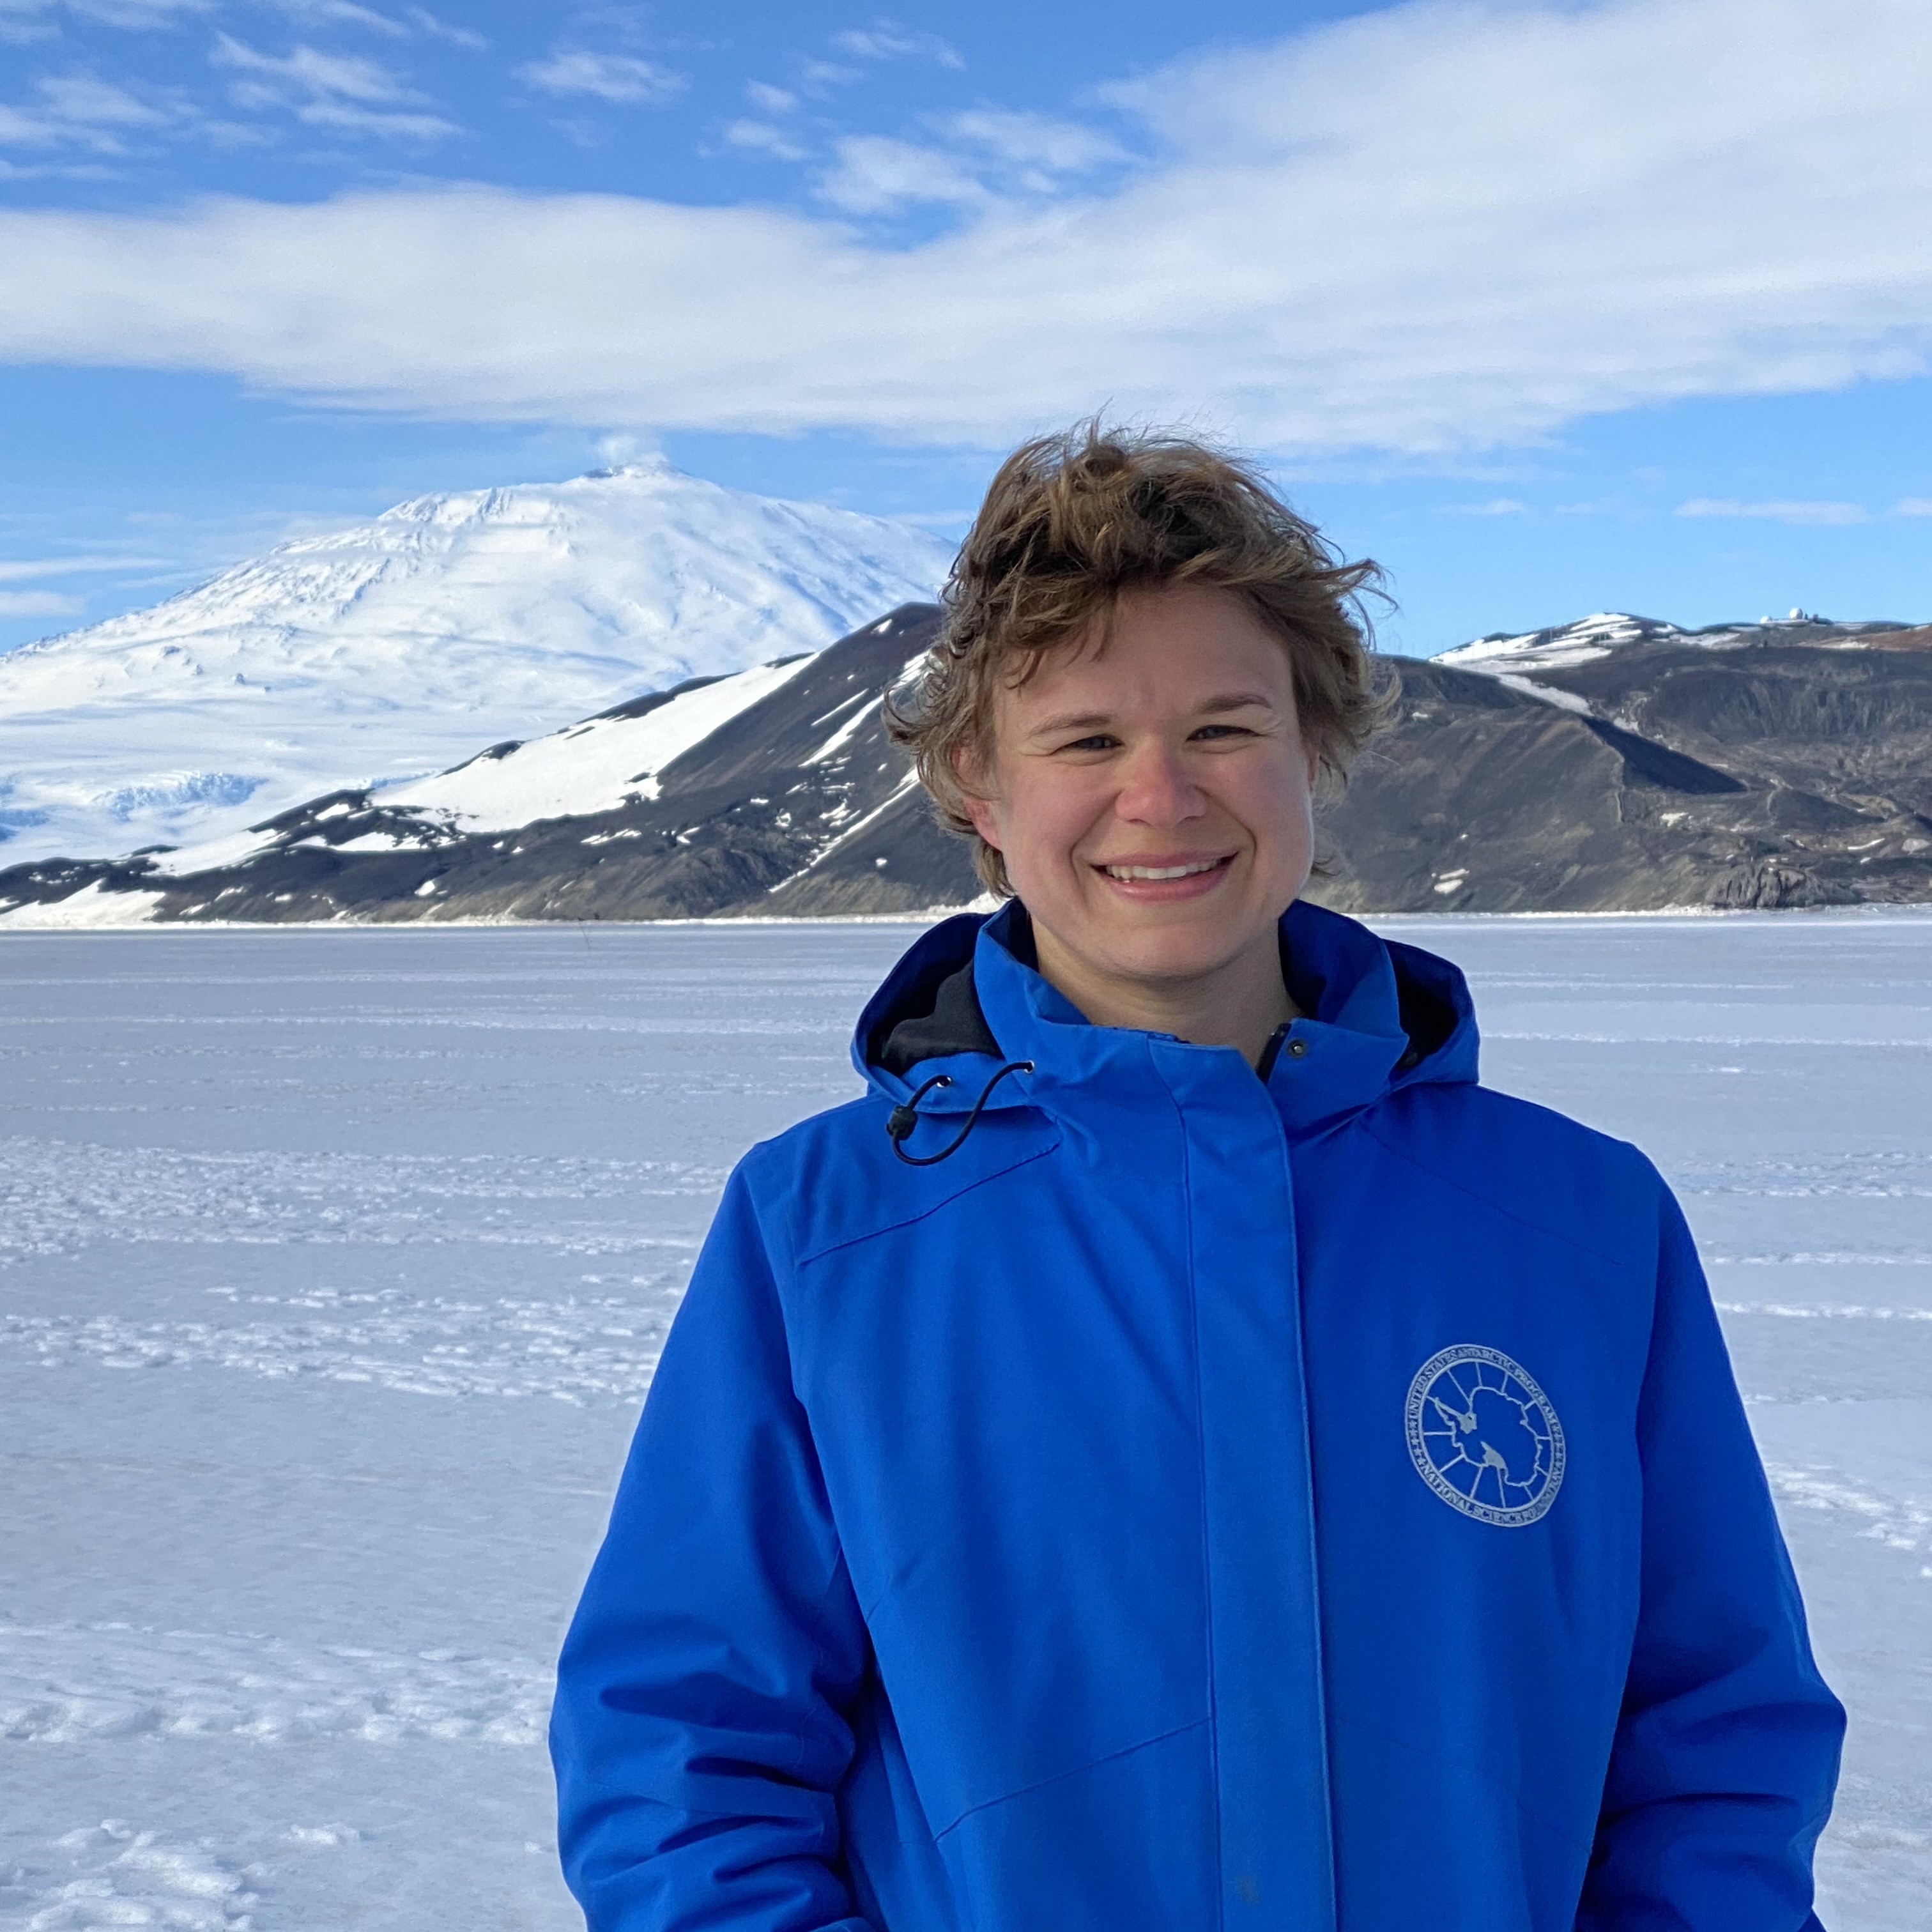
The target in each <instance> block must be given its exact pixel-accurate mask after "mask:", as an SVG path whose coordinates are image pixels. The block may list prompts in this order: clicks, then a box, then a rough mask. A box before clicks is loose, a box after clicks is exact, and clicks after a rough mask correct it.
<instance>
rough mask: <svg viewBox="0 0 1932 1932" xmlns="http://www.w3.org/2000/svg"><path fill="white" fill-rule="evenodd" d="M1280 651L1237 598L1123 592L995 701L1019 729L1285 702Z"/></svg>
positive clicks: (1183, 591)
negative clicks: (1085, 717)
mask: <svg viewBox="0 0 1932 1932" xmlns="http://www.w3.org/2000/svg"><path fill="white" fill-rule="evenodd" d="M1294 682H1295V681H1294V672H1293V667H1292V665H1291V664H1290V663H1289V654H1288V648H1287V646H1286V644H1285V643H1284V642H1283V640H1282V639H1281V638H1280V637H1279V636H1278V635H1277V634H1276V633H1275V632H1274V631H1273V630H1272V629H1271V628H1269V627H1268V625H1267V624H1265V622H1263V621H1262V619H1261V617H1260V616H1259V614H1258V613H1256V610H1255V609H1254V607H1253V605H1252V604H1250V603H1249V602H1248V601H1247V598H1244V597H1242V596H1240V595H1237V594H1236V593H1235V592H1233V591H1231V590H1223V589H1216V588H1211V587H1208V586H1203V585H1195V584H1185V585H1178V586H1172V587H1169V588H1163V589H1158V590H1132V591H1129V592H1126V593H1125V594H1124V595H1123V596H1122V597H1121V599H1120V601H1119V602H1118V604H1116V605H1115V607H1114V609H1113V610H1112V612H1111V613H1109V614H1108V616H1106V617H1105V618H1103V619H1097V620H1096V622H1094V625H1091V626H1090V628H1089V629H1088V631H1087V633H1086V634H1085V636H1084V637H1082V638H1081V639H1080V640H1079V641H1077V642H1076V643H1071V644H1068V645H1066V646H1063V647H1062V648H1061V649H1058V650H1055V651H1052V652H1049V653H1048V654H1047V655H1046V656H1045V657H1044V658H1042V659H1041V660H1040V663H1039V664H1038V665H1037V667H1036V668H1035V669H1034V672H1033V673H1032V675H1031V676H1029V677H1028V679H1027V680H1026V681H1025V683H1023V684H1021V685H1017V686H1009V687H1008V688H1007V689H1006V690H1004V691H1003V692H1002V693H1001V700H1000V706H999V709H1000V711H1001V715H1002V716H1003V718H1005V719H1007V720H1010V721H1012V722H1013V723H1015V724H1019V726H1020V727H1022V728H1025V727H1026V726H1027V725H1028V724H1031V723H1033V722H1034V721H1037V720H1039V719H1040V718H1044V717H1046V716H1047V715H1049V714H1058V713H1061V712H1065V711H1067V710H1068V709H1070V707H1071V708H1074V709H1079V710H1080V711H1082V712H1094V713H1097V714H1102V715H1108V716H1121V715H1152V714H1160V713H1169V712H1181V711H1188V710H1193V709H1198V708H1199V707H1200V706H1202V705H1204V704H1207V703H1211V702H1214V700H1220V699H1225V698H1226V697H1229V696H1230V695H1234V694H1244V693H1245V694H1252V695H1253V696H1255V697H1259V698H1262V699H1265V700H1267V701H1268V702H1269V703H1271V704H1274V705H1275V706H1278V707H1280V708H1283V709H1292V706H1293V704H1294Z"/></svg>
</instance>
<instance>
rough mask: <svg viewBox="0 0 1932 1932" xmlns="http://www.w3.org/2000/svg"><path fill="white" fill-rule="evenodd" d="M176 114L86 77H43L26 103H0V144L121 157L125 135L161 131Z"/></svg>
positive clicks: (173, 108)
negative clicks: (63, 149) (80, 150)
mask: <svg viewBox="0 0 1932 1932" xmlns="http://www.w3.org/2000/svg"><path fill="white" fill-rule="evenodd" d="M181 113H182V110H181V108H180V107H179V106H178V104H170V105H169V106H168V107H160V106H157V105H155V104H154V103H152V102H151V101H142V100H139V99H137V98H136V97H135V96H134V95H132V94H130V92H128V91H127V89H125V88H124V87H119V86H115V84H114V83H113V82H111V81H105V80H101V79H100V78H99V77H98V76H97V75H95V74H89V73H86V72H84V71H83V72H76V73H71V74H43V76H41V77H40V79H39V80H37V81H36V82H35V83H34V89H33V92H32V94H31V96H30V97H29V98H28V101H26V102H25V103H23V104H21V105H20V106H17V107H8V106H5V105H0V146H5V147H27V148H62V147H79V148H85V149H86V150H88V151H90V152H92V153H94V154H124V153H125V152H126V151H127V139H128V137H129V136H132V135H135V134H139V133H151V132H153V131H154V130H157V129H159V128H163V127H166V126H168V125H169V124H170V123H171V122H172V121H175V120H177V119H178V118H181Z"/></svg>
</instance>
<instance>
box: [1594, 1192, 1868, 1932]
mask: <svg viewBox="0 0 1932 1932" xmlns="http://www.w3.org/2000/svg"><path fill="white" fill-rule="evenodd" d="M1658 1187H1659V1190H1660V1194H1661V1229H1660V1242H1659V1248H1660V1257H1659V1258H1660V1268H1659V1274H1658V1295H1657V1303H1656V1310H1655V1319H1654V1326H1653V1329H1652V1338H1651V1346H1650V1355H1649V1364H1648V1367H1647V1369H1646V1374H1645V1379H1644V1385H1643V1394H1642V1397H1641V1399H1640V1406H1639V1409H1638V1415H1637V1433H1638V1447H1639V1451H1640V1457H1641V1460H1642V1465H1643V1559H1642V1565H1643V1568H1642V1591H1643V1595H1642V1602H1641V1606H1640V1611H1639V1615H1638V1621H1637V1634H1636V1640H1635V1643H1634V1647H1633V1650H1632V1654H1631V1664H1630V1672H1629V1676H1628V1681H1627V1683H1626V1685H1625V1694H1624V1703H1623V1710H1622V1717H1621V1719H1620V1721H1619V1724H1618V1727H1617V1733H1616V1743H1615V1745H1614V1747H1613V1751H1612V1753H1611V1757H1610V1770H1609V1775H1608V1776H1607V1779H1606V1781H1605V1785H1604V1805H1603V1811H1602V1814H1601V1818H1600V1819H1599V1821H1598V1829H1597V1838H1596V1845H1595V1852H1594V1855H1593V1856H1592V1860H1591V1864H1590V1870H1589V1877H1588V1879H1587V1880H1586V1884H1585V1887H1584V1891H1583V1903H1582V1907H1581V1909H1580V1911H1579V1912H1578V1914H1577V1932H1651V1928H1653V1927H1655V1928H1658V1932H1664V1928H1670V1932H1735V1928H1736V1927H1739V1926H1745V1925H1748V1926H1751V1927H1753V1928H1754V1932H1819V1927H1818V1921H1817V1918H1815V1917H1814V1915H1812V1911H1811V1853H1812V1848H1813V1846H1814V1844H1815V1843H1817V1838H1818V1835H1819V1833H1820V1831H1822V1830H1823V1828H1824V1824H1825V1820H1826V1817H1828V1816H1829V1813H1830V1811H1831V1805H1832V1790H1833V1787H1834V1786H1835V1784H1836V1782H1837V1778H1838V1748H1839V1745H1840V1742H1841V1738H1842V1736H1843V1730H1844V1712H1843V1709H1841V1707H1840V1706H1839V1704H1838V1700H1837V1699H1836V1698H1835V1697H1833V1696H1832V1694H1831V1692H1830V1691H1829V1690H1828V1689H1827V1688H1826V1685H1825V1683H1824V1680H1823V1679H1822V1678H1821V1677H1820V1675H1819V1673H1818V1668H1817V1665H1816V1664H1814V1662H1813V1661H1812V1657H1811V1646H1810V1643H1809V1642H1808V1639H1807V1637H1806V1634H1805V1610H1804V1606H1803V1604H1802V1603H1801V1602H1800V1601H1799V1594H1798V1584H1797V1580H1796V1577H1794V1576H1793V1574H1792V1569H1791V1563H1790V1558H1789V1557H1788V1556H1787V1555H1786V1553H1785V1547H1784V1538H1783V1536H1782V1535H1781V1533H1780V1532H1779V1529H1778V1520H1777V1517H1776V1516H1775V1514H1774V1513H1773V1511H1772V1502H1771V1495H1770V1491H1769V1488H1768V1487H1767V1486H1766V1482H1765V1478H1764V1472H1763V1467H1762V1466H1761V1465H1760V1463H1759V1461H1758V1457H1757V1450H1756V1448H1755V1447H1754V1445H1753V1443H1752V1441H1751V1431H1750V1429H1749V1427H1748V1425H1747V1424H1746V1422H1745V1412H1744V1405H1743V1403H1742V1402H1741V1401H1740V1400H1739V1397H1738V1392H1737V1387H1736V1383H1735V1382H1734V1381H1733V1378H1732V1375H1731V1369H1730V1358H1729V1357H1728V1355H1727V1353H1726V1351H1725V1348H1724V1337H1723V1335H1722V1333H1721V1331H1720V1330H1719V1328H1718V1317H1717V1312H1716V1310H1715V1309H1714V1308H1713V1307H1712V1304H1711V1296H1710V1292H1709V1289H1708V1288H1707V1287H1706V1285H1705V1281H1704V1275H1703V1270H1702V1268H1700V1266H1699V1265H1698V1262H1697V1251H1696V1250H1695V1248H1694V1246H1693V1244H1692V1242H1691V1232H1690V1230H1689V1229H1688V1227H1687V1226H1685V1221H1684V1217H1683V1215H1682V1213H1681V1211H1679V1208H1678V1206H1677V1204H1676V1202H1675V1201H1674V1200H1673V1199H1671V1197H1670V1193H1669V1191H1668V1190H1667V1189H1664V1187H1663V1186H1662V1184H1661V1181H1660V1182H1659V1183H1658Z"/></svg>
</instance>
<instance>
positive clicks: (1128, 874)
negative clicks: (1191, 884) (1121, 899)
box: [1101, 859, 1220, 879]
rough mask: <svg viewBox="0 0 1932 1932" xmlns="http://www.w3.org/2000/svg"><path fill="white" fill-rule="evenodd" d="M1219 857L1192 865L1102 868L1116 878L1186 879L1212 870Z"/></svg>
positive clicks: (1198, 860) (1218, 861) (1199, 860)
mask: <svg viewBox="0 0 1932 1932" xmlns="http://www.w3.org/2000/svg"><path fill="white" fill-rule="evenodd" d="M1219 864H1220V859H1196V861H1195V862H1193V864H1192V865H1103V867H1102V868H1101V870H1102V871H1104V872H1106V874H1107V875H1108V876H1109V877H1110V878H1115V879H1187V878H1191V877H1193V875H1194V874H1196V872H1211V871H1214V868H1215V867H1216V866H1217V865H1219Z"/></svg>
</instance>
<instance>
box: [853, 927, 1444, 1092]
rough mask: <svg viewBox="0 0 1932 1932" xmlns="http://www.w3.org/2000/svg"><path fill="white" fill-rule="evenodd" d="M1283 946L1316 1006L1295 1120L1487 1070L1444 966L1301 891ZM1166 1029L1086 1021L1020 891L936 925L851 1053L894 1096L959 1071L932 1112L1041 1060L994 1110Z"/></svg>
mask: <svg viewBox="0 0 1932 1932" xmlns="http://www.w3.org/2000/svg"><path fill="white" fill-rule="evenodd" d="M1281 948H1282V971H1283V977H1284V979H1285V980H1286V983H1287V986H1288V989H1289V994H1290V995H1291V997H1292V998H1293V999H1294V1001H1295V1004H1296V1006H1297V1007H1299V1008H1300V1009H1301V1013H1302V1014H1303V1015H1304V1017H1303V1018H1302V1019H1298V1020H1297V1021H1295V1022H1294V1023H1293V1025H1292V1026H1290V1027H1289V1028H1288V1030H1287V1033H1286V1038H1285V1041H1284V1043H1283V1044H1284V1047H1285V1049H1286V1050H1285V1051H1283V1052H1279V1053H1277V1055H1276V1056H1275V1058H1274V1063H1273V1064H1272V1065H1271V1067H1269V1068H1268V1074H1267V1078H1268V1085H1269V1087H1270V1089H1271V1091H1272V1092H1273V1093H1274V1095H1275V1097H1276V1100H1277V1103H1278V1104H1279V1105H1280V1106H1282V1109H1283V1115H1284V1118H1285V1119H1286V1121H1287V1124H1289V1126H1290V1127H1310V1128H1312V1127H1316V1126H1319V1125H1321V1124H1324V1123H1325V1122H1328V1121H1332V1120H1334V1119H1335V1118H1339V1117H1341V1116H1345V1115H1349V1114H1352V1113H1355V1112H1359V1111H1360V1110H1361V1109H1362V1108H1364V1107H1366V1106H1370V1105H1372V1104H1373V1103H1374V1102H1376V1100H1379V1099H1381V1098H1382V1097H1383V1096H1384V1095H1385V1094H1389V1093H1391V1092H1393V1091H1396V1090H1397V1089H1398V1088H1403V1087H1408V1086H1412V1085H1424V1084H1430V1083H1436V1084H1456V1083H1468V1082H1473V1081H1474V1080H1475V1079H1476V1075H1477V1057H1478V1039H1477V1031H1476V1020H1475V1009H1474V1007H1473V1004H1472V1001H1471V1000H1470V998H1469V987H1468V986H1467V984H1466V983H1465V981H1464V980H1463V975H1462V974H1461V973H1460V971H1458V970H1457V968H1455V967H1454V966H1452V965H1451V964H1450V963H1449V962H1448V961H1447V960H1446V959H1439V958H1438V957H1437V956H1436V955H1435V954H1433V953H1426V952H1424V951H1423V950H1421V949H1420V948H1419V947H1412V946H1405V945H1402V944H1399V943H1397V942H1394V941H1386V940H1383V939H1381V938H1378V937H1377V936H1376V935H1375V934H1374V933H1373V932H1370V930H1369V929H1367V927H1366V926H1363V925H1361V924H1360V923H1359V922H1358V921H1356V920H1355V919H1349V918H1346V917H1344V916H1343V915H1342V914H1340V913H1334V912H1330V911H1328V910H1326V909H1325V907H1321V906H1317V905H1311V904H1307V903H1306V902H1304V901H1297V902H1296V903H1295V904H1293V905H1292V906H1291V907H1289V909H1288V910H1287V911H1286V913H1284V914H1283V916H1282V920H1281ZM1164 1037H1166V1036H1156V1035H1151V1034H1144V1033H1139V1032H1136V1031H1133V1030H1132V1029H1130V1028H1117V1027H1096V1026H1093V1025H1089V1024H1088V1022H1087V1020H1086V1019H1085V1016H1084V1015H1082V1013H1079V1011H1078V1010H1076V1008H1075V1007H1073V1004H1071V1002H1070V1001H1068V1000H1067V999H1066V998H1064V996H1063V995H1061V993H1060V992H1058V991H1057V990H1056V989H1055V988H1054V987H1053V986H1050V985H1049V983H1047V981H1046V980H1045V979H1043V977H1041V975H1040V973H1039V972H1038V971H1037V969H1036V965H1035V954H1034V944H1033V929H1032V922H1031V920H1030V919H1028V916H1027V913H1026V910H1025V907H1023V906H1022V905H1021V904H1019V901H1017V900H1014V901H1010V902H1009V903H1008V904H1007V905H1005V906H1004V907H1001V910H999V911H998V912H996V913H992V914H990V915H983V914H980V913H961V914H959V915H958V916H955V917H953V918H952V919H946V920H944V921H943V922H941V924H939V925H938V926H935V927H933V928H932V930H931V931H930V932H927V933H926V934H925V935H923V936H922V938H920V939H919V941H918V942H917V943H916V944H915V945H913V947H912V948H911V949H910V951H908V952H907V953H906V954H905V955H904V957H903V958H902V959H901V960H900V961H899V962H898V965H896V966H895V967H894V968H892V971H891V973H890V974H888V975H887V976H886V980H885V983H884V984H883V986H880V989H879V990H878V992H877V993H876V994H875V995H874V996H873V998H872V999H871V1002H870V1004H868V1006H867V1007H866V1008H865V1012H864V1013H863V1014H862V1015H861V1016H860V1018H859V1025H858V1029H857V1032H856V1037H854V1039H853V1047H852V1057H853V1064H854V1065H855V1066H856V1067H857V1068H858V1070H859V1073H860V1074H861V1075H862V1076H863V1077H864V1078H865V1080H866V1081H867V1082H868V1085H871V1087H872V1088H873V1089H874V1091H876V1092H877V1093H879V1094H880V1095H882V1096H883V1097H885V1098H886V1099H887V1100H890V1101H892V1103H895V1105H896V1104H898V1103H901V1102H903V1101H904V1100H907V1099H908V1098H909V1097H910V1095H911V1094H912V1093H913V1091H914V1090H915V1089H916V1088H918V1087H919V1086H920V1085H923V1084H925V1083H926V1082H929V1081H931V1080H932V1079H935V1076H938V1075H940V1074H945V1075H947V1076H949V1083H948V1084H946V1085H940V1086H938V1087H935V1088H933V1089H932V1091H930V1092H929V1093H928V1094H926V1096H925V1097H923V1098H922V1100H920V1102H919V1106H920V1109H921V1111H922V1112H925V1113H929V1114H935V1115H942V1114H953V1113H960V1112H965V1111H967V1110H968V1109H970V1108H971V1106H973V1104H974V1101H975V1100H976V1099H977V1098H978V1097H979V1096H980V1092H981V1090H982V1089H983V1088H984V1087H985V1086H986V1082H987V1080H988V1079H989V1077H990V1076H992V1073H994V1071H995V1070H996V1069H997V1068H998V1067H1001V1066H1003V1065H1004V1064H1007V1062H1008V1061H1031V1062H1032V1063H1033V1067H1032V1070H1031V1071H1030V1072H1027V1073H1013V1074H1011V1075H1010V1076H1008V1078H1007V1079H1006V1080H1005V1081H1004V1082H1001V1085H1000V1087H999V1088H998V1090H997V1091H995V1092H994V1093H993V1094H992V1095H990V1096H989V1097H988V1099H987V1101H986V1105H987V1107H988V1109H989V1111H990V1110H993V1109H1008V1108H1012V1107H1016V1106H1027V1105H1033V1106H1045V1107H1046V1108H1047V1109H1049V1111H1051V1110H1052V1108H1053V1102H1054V1095H1055V1090H1056V1089H1066V1088H1078V1087H1079V1086H1081V1085H1085V1084H1086V1083H1088V1082H1091V1081H1093V1080H1095V1079H1106V1077H1107V1076H1108V1075H1109V1072H1110V1071H1111V1070H1112V1067H1113V1066H1114V1065H1115V1063H1118V1061H1121V1059H1122V1058H1123V1057H1133V1056H1135V1055H1139V1054H1142V1053H1144V1052H1145V1046H1146V1043H1148V1041H1149V1040H1152V1039H1155V1038H1164ZM1297 1041H1299V1042H1300V1045H1299V1046H1295V1044H1294V1043H1295V1042H1297ZM1198 1051H1200V1052H1204V1053H1211V1052H1220V1053H1226V1054H1229V1055H1232V1054H1233V1052H1234V1049H1232V1048H1227V1047H1221V1048H1206V1047H1204V1048H1201V1049H1198Z"/></svg>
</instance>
